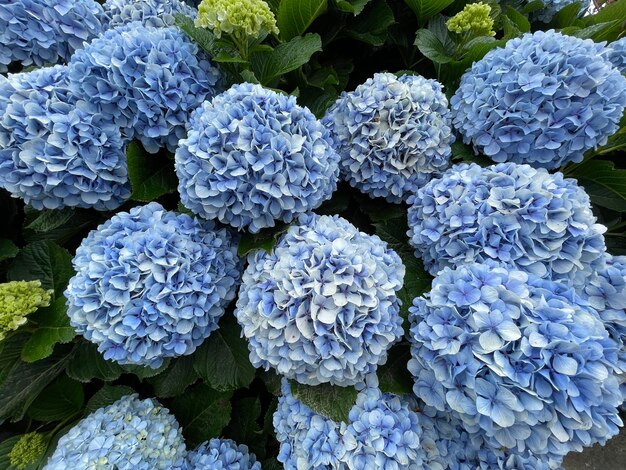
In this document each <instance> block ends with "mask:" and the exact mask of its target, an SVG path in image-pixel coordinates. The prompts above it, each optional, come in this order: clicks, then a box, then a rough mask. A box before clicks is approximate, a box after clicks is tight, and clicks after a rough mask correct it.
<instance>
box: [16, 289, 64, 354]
mask: <svg viewBox="0 0 626 470" xmlns="http://www.w3.org/2000/svg"><path fill="white" fill-rule="evenodd" d="M31 319H32V320H33V321H36V322H37V329H36V330H35V332H34V333H33V334H32V336H31V337H30V338H29V339H28V341H26V344H24V348H23V349H22V360H24V361H26V362H35V361H39V360H41V359H43V358H45V357H48V356H49V355H51V354H52V351H54V346H55V345H56V344H58V343H69V342H70V341H72V340H73V339H74V337H75V336H76V332H75V331H74V328H72V327H71V326H70V319H69V317H68V316H67V307H66V306H65V298H64V297H58V298H57V299H56V300H55V301H54V302H53V303H52V305H50V306H49V307H46V308H42V309H39V310H38V311H37V312H36V313H35V314H33V315H32V316H31Z"/></svg>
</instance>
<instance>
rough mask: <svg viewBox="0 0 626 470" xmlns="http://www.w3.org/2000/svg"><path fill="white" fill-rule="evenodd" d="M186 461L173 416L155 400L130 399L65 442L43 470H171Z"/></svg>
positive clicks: (93, 417)
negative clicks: (72, 469)
mask: <svg viewBox="0 0 626 470" xmlns="http://www.w3.org/2000/svg"><path fill="white" fill-rule="evenodd" d="M184 457H185V442H184V439H183V435H182V432H181V429H180V427H179V425H178V423H177V422H176V419H175V418H174V416H173V415H171V414H170V413H169V412H168V410H167V409H165V408H163V407H162V406H160V405H159V404H158V403H157V402H155V401H153V400H152V399H147V400H140V399H139V398H138V396H137V395H127V396H125V397H122V398H120V399H119V400H118V401H116V402H115V403H113V404H112V405H109V406H107V407H105V408H100V409H98V410H96V411H94V412H93V413H91V414H90V415H89V416H87V417H86V418H84V419H83V420H81V421H80V422H79V423H78V424H77V425H76V426H74V427H73V428H71V429H70V430H69V431H68V432H67V434H65V435H64V436H63V437H61V439H60V440H59V442H58V444H57V448H56V450H55V452H54V454H52V456H51V457H50V459H49V460H48V462H47V464H46V466H45V467H44V470H67V469H70V468H75V469H79V468H85V469H86V468H115V469H117V470H170V469H172V468H173V467H174V466H177V465H178V466H180V465H181V464H182V462H183V458H184Z"/></svg>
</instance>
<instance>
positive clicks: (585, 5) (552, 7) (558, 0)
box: [525, 0, 591, 23]
mask: <svg viewBox="0 0 626 470" xmlns="http://www.w3.org/2000/svg"><path fill="white" fill-rule="evenodd" d="M531 2H532V0H525V3H531ZM572 3H578V4H579V5H580V13H579V16H583V14H584V13H585V12H586V11H587V10H588V9H589V5H591V0H543V8H541V9H539V10H537V11H536V12H534V13H533V14H532V17H533V18H536V19H538V20H539V21H543V22H544V23H549V22H550V20H551V19H552V18H553V17H554V15H556V14H557V13H558V12H559V11H561V10H562V9H563V8H565V7H567V6H569V5H571V4H572Z"/></svg>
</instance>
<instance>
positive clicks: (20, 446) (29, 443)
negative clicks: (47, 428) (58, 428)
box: [8, 432, 48, 470]
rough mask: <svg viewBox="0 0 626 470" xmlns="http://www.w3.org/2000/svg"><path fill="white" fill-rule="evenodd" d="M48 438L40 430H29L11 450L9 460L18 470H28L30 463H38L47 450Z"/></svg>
mask: <svg viewBox="0 0 626 470" xmlns="http://www.w3.org/2000/svg"><path fill="white" fill-rule="evenodd" d="M47 447H48V440H47V439H46V435H45V434H42V433H39V432H29V433H28V434H24V435H23V436H21V437H20V439H19V441H17V442H16V443H15V444H14V445H13V447H12V448H11V451H10V452H9V455H8V457H9V462H10V463H11V467H12V468H15V469H16V470H26V469H27V468H28V466H29V465H32V464H36V463H37V462H38V461H39V459H40V458H41V457H42V456H43V454H44V452H46V448H47Z"/></svg>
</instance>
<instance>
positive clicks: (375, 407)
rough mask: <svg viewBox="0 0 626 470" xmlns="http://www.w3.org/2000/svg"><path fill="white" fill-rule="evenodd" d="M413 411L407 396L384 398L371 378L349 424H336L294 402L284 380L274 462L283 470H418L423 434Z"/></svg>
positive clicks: (419, 467)
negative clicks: (276, 459) (277, 453)
mask: <svg viewBox="0 0 626 470" xmlns="http://www.w3.org/2000/svg"><path fill="white" fill-rule="evenodd" d="M413 407H414V403H413V402H412V400H411V399H410V398H409V397H408V396H406V397H398V396H395V395H392V394H389V393H382V392H381V391H380V390H379V389H378V383H377V380H376V379H375V377H374V378H372V379H369V378H368V385H367V387H365V388H364V389H363V390H362V391H361V392H360V393H359V394H358V396H357V401H356V403H355V405H354V406H353V407H352V409H351V410H350V414H349V416H348V422H347V423H345V422H341V423H338V422H336V421H333V420H331V419H328V418H326V417H324V416H322V415H319V414H317V413H315V412H314V411H313V410H311V409H310V408H309V407H308V406H306V405H304V404H303V403H302V402H301V401H300V400H298V399H297V398H295V397H294V396H293V395H292V393H291V390H290V387H289V384H288V382H287V381H286V380H283V383H282V396H281V397H279V399H278V409H277V410H276V412H275V413H274V430H275V431H276V437H277V439H278V442H279V443H280V453H279V455H278V460H279V461H280V462H282V463H283V464H284V466H285V470H295V469H302V468H306V469H344V468H350V469H355V470H367V469H372V468H381V469H383V468H384V469H407V470H413V469H415V470H417V469H421V468H423V467H422V459H421V454H422V452H421V450H420V436H421V428H420V426H419V421H418V415H417V413H416V412H415V411H413V410H412V408H413Z"/></svg>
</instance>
